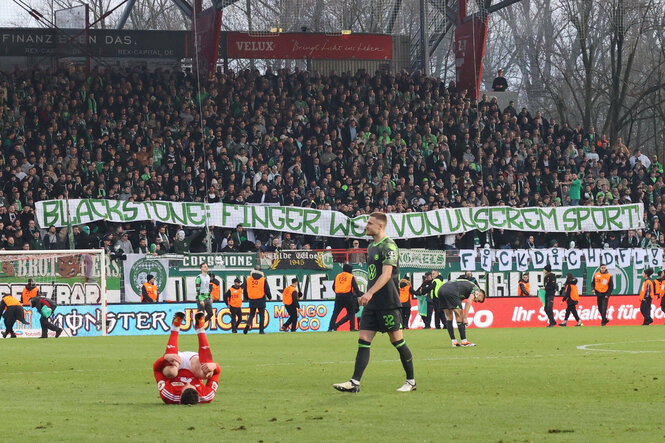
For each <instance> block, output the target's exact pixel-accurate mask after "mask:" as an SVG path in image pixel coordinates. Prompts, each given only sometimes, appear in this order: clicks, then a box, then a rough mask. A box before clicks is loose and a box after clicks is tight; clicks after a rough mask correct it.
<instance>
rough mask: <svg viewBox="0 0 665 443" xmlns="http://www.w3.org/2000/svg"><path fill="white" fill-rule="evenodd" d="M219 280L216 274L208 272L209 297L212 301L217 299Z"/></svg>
mask: <svg viewBox="0 0 665 443" xmlns="http://www.w3.org/2000/svg"><path fill="white" fill-rule="evenodd" d="M220 286H221V285H220V282H219V280H218V279H217V276H216V275H215V274H213V273H210V298H211V299H212V301H219V290H220Z"/></svg>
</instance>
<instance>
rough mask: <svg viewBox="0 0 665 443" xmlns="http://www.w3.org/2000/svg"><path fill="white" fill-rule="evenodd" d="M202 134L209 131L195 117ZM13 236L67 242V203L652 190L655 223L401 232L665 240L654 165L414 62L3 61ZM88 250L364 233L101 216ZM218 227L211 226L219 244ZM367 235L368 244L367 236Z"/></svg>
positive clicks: (408, 207)
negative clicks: (44, 216)
mask: <svg viewBox="0 0 665 443" xmlns="http://www.w3.org/2000/svg"><path fill="white" fill-rule="evenodd" d="M201 127H202V128H203V130H201V129H200V128H201ZM0 143H1V145H2V156H1V157H0V162H1V163H0V235H1V236H2V237H1V239H0V245H1V247H2V248H4V249H21V248H23V249H48V248H63V247H67V245H68V237H69V234H68V231H67V228H57V229H56V228H54V227H48V226H46V227H37V226H36V225H35V222H34V203H35V201H38V200H46V199H57V198H66V197H68V198H70V199H73V198H103V199H117V200H133V201H145V200H169V201H204V200H205V201H208V202H227V203H235V204H245V203H248V202H249V203H278V204H280V205H287V206H288V205H295V206H308V207H312V208H319V209H332V210H336V211H340V212H342V213H344V214H347V215H349V216H356V215H359V214H366V213H370V212H372V211H375V210H376V211H383V212H415V211H428V210H432V209H437V208H447V207H462V206H487V205H509V206H514V207H525V206H559V205H608V204H625V203H631V202H644V204H645V209H646V210H645V216H646V219H645V224H646V229H644V230H639V231H636V232H634V231H631V232H615V233H604V234H599V233H596V232H592V233H581V234H575V235H565V234H561V235H557V234H547V235H546V236H545V235H539V234H529V233H526V234H523V233H519V232H512V231H511V232H508V231H506V232H504V231H498V230H494V231H489V232H487V233H479V232H475V231H474V232H470V233H467V234H463V235H447V236H441V237H439V238H435V239H431V238H430V239H422V238H421V239H412V240H401V241H400V242H398V243H399V244H400V246H402V247H425V246H427V247H429V248H438V249H457V248H464V249H466V248H473V247H474V246H477V245H489V246H491V247H495V248H531V247H535V248H542V247H550V246H555V245H558V246H563V247H568V246H569V245H570V244H571V241H574V242H575V244H576V245H577V246H578V247H603V246H605V245H607V246H609V247H619V246H625V247H630V246H642V247H650V246H665V234H664V232H663V231H662V229H661V220H665V219H664V217H665V204H663V202H662V201H661V200H662V196H661V194H662V193H663V190H664V189H665V188H664V183H663V167H662V165H661V163H659V162H658V159H657V158H656V157H655V156H653V157H648V156H646V155H645V154H643V153H642V152H640V150H639V149H632V150H631V149H630V148H629V147H627V146H626V145H625V144H624V143H623V142H622V140H621V139H618V140H617V141H616V142H615V143H613V144H612V143H610V142H609V141H608V139H607V137H606V136H605V135H603V134H599V133H597V132H596V131H595V130H594V128H582V127H581V126H580V125H576V126H572V125H569V124H568V123H566V122H558V121H556V120H555V119H554V118H546V117H545V116H543V115H542V114H541V112H533V111H530V110H528V109H526V108H522V109H516V108H515V107H513V106H508V107H507V108H505V109H501V108H500V107H499V106H498V104H497V102H496V99H492V100H489V99H488V98H487V97H482V98H481V99H480V100H479V101H474V100H470V99H469V98H468V97H466V96H465V93H464V92H461V91H458V90H457V89H456V88H455V85H454V84H453V83H451V84H449V85H447V86H446V85H444V84H443V83H442V82H441V81H440V80H437V79H434V78H428V77H423V76H421V75H419V74H418V73H416V74H407V73H400V74H397V75H388V74H382V73H376V74H374V75H372V74H368V73H365V72H363V71H359V72H358V73H356V74H352V73H345V74H339V75H331V76H322V75H319V74H317V73H310V72H304V71H297V70H296V71H288V70H280V71H276V72H272V71H270V70H268V71H267V72H266V73H265V74H263V75H262V74H261V73H259V72H258V71H256V70H253V71H250V70H247V71H242V72H237V73H234V72H228V73H226V74H218V75H217V77H216V79H215V80H213V81H210V82H206V83H205V84H204V85H203V86H202V87H201V89H200V91H199V90H198V89H197V87H196V81H195V80H194V79H193V77H192V76H190V75H187V74H185V73H182V72H178V71H171V72H169V71H164V70H157V71H154V72H148V71H147V70H144V69H138V68H132V69H129V68H127V69H119V68H114V69H103V68H99V69H93V71H92V72H91V73H90V74H89V75H87V74H84V72H83V71H82V70H80V69H69V70H58V71H49V70H39V69H36V70H30V71H26V72H19V71H16V72H12V73H0ZM73 234H74V235H73V236H74V242H75V247H76V248H87V247H99V246H105V247H106V248H108V249H114V248H121V249H122V250H123V251H124V252H129V251H133V252H135V251H140V252H149V251H150V249H151V245H153V244H154V245H156V246H155V247H153V248H152V249H154V250H155V253H165V252H183V251H191V252H204V251H205V250H206V245H207V243H208V241H210V243H211V244H212V250H213V251H237V250H238V249H239V248H240V249H241V250H245V251H246V250H252V249H255V248H257V247H258V248H259V249H260V250H261V251H274V250H276V249H279V248H292V249H293V248H294V249H300V248H311V249H322V248H325V247H328V246H330V247H332V248H333V249H338V248H349V247H352V243H351V242H352V241H353V240H352V239H343V238H340V239H337V238H323V237H302V236H297V235H289V234H282V235H281V236H279V237H273V235H274V234H272V233H269V232H266V231H256V232H255V233H254V234H255V237H256V238H255V239H254V238H252V236H249V240H251V241H248V235H247V233H246V232H244V230H243V229H242V228H237V229H220V228H213V229H211V231H210V233H209V234H208V232H207V231H206V230H202V229H193V230H192V229H187V228H182V227H178V226H174V225H169V226H159V225H154V224H152V223H135V224H126V225H120V224H111V223H106V222H97V223H93V224H90V225H88V226H78V227H74V228H73ZM208 235H210V238H208ZM359 245H360V247H363V246H364V245H366V243H365V242H364V241H360V242H359Z"/></svg>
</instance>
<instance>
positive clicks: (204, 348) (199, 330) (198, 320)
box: [194, 312, 212, 363]
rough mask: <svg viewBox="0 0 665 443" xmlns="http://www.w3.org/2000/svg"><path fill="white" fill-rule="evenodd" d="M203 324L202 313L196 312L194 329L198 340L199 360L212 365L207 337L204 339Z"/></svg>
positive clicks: (204, 321)
mask: <svg viewBox="0 0 665 443" xmlns="http://www.w3.org/2000/svg"><path fill="white" fill-rule="evenodd" d="M205 323H206V320H205V318H204V314H203V312H197V313H196V316H195V319H194V327H195V328H196V337H197V338H198V340H199V360H200V362H201V363H212V351H211V350H210V345H209V344H208V337H206V331H205Z"/></svg>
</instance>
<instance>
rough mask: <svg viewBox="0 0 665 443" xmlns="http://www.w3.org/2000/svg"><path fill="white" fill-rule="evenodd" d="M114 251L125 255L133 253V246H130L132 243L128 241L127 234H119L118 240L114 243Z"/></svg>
mask: <svg viewBox="0 0 665 443" xmlns="http://www.w3.org/2000/svg"><path fill="white" fill-rule="evenodd" d="M114 249H115V250H116V251H120V250H122V252H124V253H125V254H131V253H132V252H134V246H132V242H131V241H130V240H129V232H123V233H121V234H120V239H119V240H118V241H117V242H116V244H115V246H114Z"/></svg>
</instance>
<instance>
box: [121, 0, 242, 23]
mask: <svg viewBox="0 0 665 443" xmlns="http://www.w3.org/2000/svg"><path fill="white" fill-rule="evenodd" d="M171 1H172V2H173V4H174V5H175V6H176V7H177V8H178V9H179V10H180V12H181V13H182V15H183V16H185V17H186V18H188V19H190V20H191V19H192V18H193V17H194V7H193V6H192V4H191V2H190V1H189V0H171ZM194 1H197V0H194ZM198 1H199V2H200V1H201V0H198ZM237 1H238V0H213V1H212V8H213V9H215V10H222V9H224V8H226V7H227V6H230V5H232V4H234V3H236V2H237ZM135 4H136V0H128V2H127V4H126V5H125V9H123V11H122V15H121V16H120V20H119V21H118V25H117V26H116V29H123V28H124V27H125V23H127V19H128V18H129V14H130V13H131V12H132V9H133V8H134V5H135Z"/></svg>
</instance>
